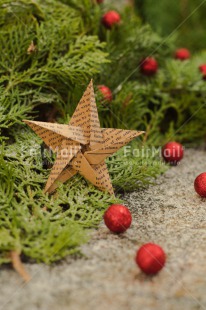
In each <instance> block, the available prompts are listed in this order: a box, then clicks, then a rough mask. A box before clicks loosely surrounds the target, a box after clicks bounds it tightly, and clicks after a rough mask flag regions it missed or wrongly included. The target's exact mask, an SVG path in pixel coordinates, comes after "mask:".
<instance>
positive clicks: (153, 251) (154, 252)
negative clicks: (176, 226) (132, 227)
mask: <svg viewBox="0 0 206 310" xmlns="http://www.w3.org/2000/svg"><path fill="white" fill-rule="evenodd" d="M135 261H136V263H137V265H138V266H139V268H140V269H141V270H142V271H143V272H144V273H146V274H148V275H151V274H156V273H158V272H159V271H160V270H161V269H162V268H163V267H164V265H165V262H166V254H165V252H164V251H163V249H162V248H161V247H160V246H159V245H157V244H154V243H146V244H144V245H143V246H141V247H140V249H139V250H138V251H137V254H136V258H135Z"/></svg>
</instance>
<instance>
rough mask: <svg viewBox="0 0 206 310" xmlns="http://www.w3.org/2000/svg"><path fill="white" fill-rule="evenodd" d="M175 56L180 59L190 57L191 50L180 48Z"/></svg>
mask: <svg viewBox="0 0 206 310" xmlns="http://www.w3.org/2000/svg"><path fill="white" fill-rule="evenodd" d="M175 58H176V59H179V60H187V59H189V58H190V51H189V50H188V49H187V48H179V49H178V50H176V52H175Z"/></svg>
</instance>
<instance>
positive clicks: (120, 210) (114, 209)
mask: <svg viewBox="0 0 206 310" xmlns="http://www.w3.org/2000/svg"><path fill="white" fill-rule="evenodd" d="M104 222H105V225H106V226H107V227H108V228H109V230H111V231H112V232H115V233H122V232H124V231H126V230H127V229H128V228H129V227H130V225H131V223H132V216H131V213H130V211H129V210H128V208H127V207H125V206H123V205H119V204H114V205H111V206H110V207H109V208H108V209H107V210H106V212H105V213H104Z"/></svg>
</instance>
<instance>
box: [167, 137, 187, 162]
mask: <svg viewBox="0 0 206 310" xmlns="http://www.w3.org/2000/svg"><path fill="white" fill-rule="evenodd" d="M162 156H163V158H164V160H165V161H166V162H168V163H170V164H171V165H177V163H178V162H179V161H180V160H181V159H182V158H183V156H184V148H183V146H182V144H180V143H177V142H168V143H167V144H165V145H164V146H163V148H162Z"/></svg>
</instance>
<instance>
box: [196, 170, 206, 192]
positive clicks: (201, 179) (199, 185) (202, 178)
mask: <svg viewBox="0 0 206 310" xmlns="http://www.w3.org/2000/svg"><path fill="white" fill-rule="evenodd" d="M194 187H195V191H196V193H198V195H200V196H201V197H206V172H203V173H201V174H200V175H198V176H197V177H196V179H195V182H194Z"/></svg>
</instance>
